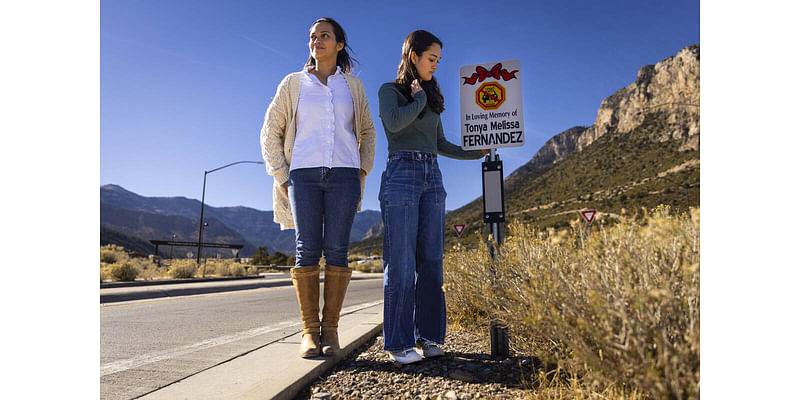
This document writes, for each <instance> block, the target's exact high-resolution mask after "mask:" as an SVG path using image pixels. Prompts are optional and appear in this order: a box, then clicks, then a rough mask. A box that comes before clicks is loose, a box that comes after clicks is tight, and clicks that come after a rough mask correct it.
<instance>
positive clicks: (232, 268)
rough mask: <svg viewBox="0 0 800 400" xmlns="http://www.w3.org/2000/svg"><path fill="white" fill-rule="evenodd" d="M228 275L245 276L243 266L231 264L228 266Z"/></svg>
mask: <svg viewBox="0 0 800 400" xmlns="http://www.w3.org/2000/svg"><path fill="white" fill-rule="evenodd" d="M227 270H228V274H229V276H245V275H246V271H245V268H244V265H242V264H231V265H228V268H227Z"/></svg>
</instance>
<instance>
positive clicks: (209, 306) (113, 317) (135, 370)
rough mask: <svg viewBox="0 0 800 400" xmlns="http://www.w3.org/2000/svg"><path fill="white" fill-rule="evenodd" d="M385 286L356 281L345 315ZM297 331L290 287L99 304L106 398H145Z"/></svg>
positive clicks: (374, 281) (103, 395) (294, 300)
mask: <svg viewBox="0 0 800 400" xmlns="http://www.w3.org/2000/svg"><path fill="white" fill-rule="evenodd" d="M382 285H383V282H382V279H380V278H377V279H369V280H353V281H352V282H351V284H350V287H349V289H348V292H347V297H346V298H345V304H344V310H343V312H348V311H349V310H353V309H357V308H359V307H361V306H363V305H367V304H375V302H379V301H381V300H383V290H382ZM299 330H300V321H299V311H298V307H297V298H296V296H295V293H294V288H293V287H292V286H281V287H271V288H261V289H255V290H245V291H237V292H227V293H212V294H206V295H197V296H188V297H172V298H164V299H151V300H142V301H135V302H126V303H117V304H114V303H111V304H104V305H101V306H100V395H101V398H103V399H130V398H134V397H137V396H141V395H143V394H146V393H149V392H151V391H153V390H156V389H158V388H160V387H163V386H165V385H167V384H170V383H172V382H175V381H178V380H180V379H182V378H185V377H187V376H190V375H193V374H196V373H198V372H200V371H202V370H205V369H208V368H210V367H213V366H215V365H218V364H220V363H222V362H225V361H227V360H230V359H232V358H235V357H238V356H240V355H243V354H246V353H248V352H250V351H252V350H254V349H257V348H259V347H262V346H264V345H266V344H268V343H272V342H274V341H277V340H280V339H283V338H285V337H287V336H291V335H294V334H296V333H297V332H298V331H299ZM276 361H277V362H279V361H280V360H276Z"/></svg>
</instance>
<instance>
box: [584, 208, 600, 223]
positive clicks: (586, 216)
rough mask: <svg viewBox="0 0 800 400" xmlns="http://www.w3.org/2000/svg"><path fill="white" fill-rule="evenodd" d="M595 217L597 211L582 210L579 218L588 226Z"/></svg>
mask: <svg viewBox="0 0 800 400" xmlns="http://www.w3.org/2000/svg"><path fill="white" fill-rule="evenodd" d="M595 215H597V210H584V211H581V216H582V217H583V219H585V220H586V222H587V223H589V225H591V224H592V221H594V216H595Z"/></svg>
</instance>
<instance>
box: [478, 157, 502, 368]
mask: <svg viewBox="0 0 800 400" xmlns="http://www.w3.org/2000/svg"><path fill="white" fill-rule="evenodd" d="M481 169H482V170H483V222H485V223H486V245H487V246H488V247H489V258H490V260H489V262H490V263H491V262H492V261H494V260H497V254H496V253H495V251H494V246H492V242H491V239H492V238H494V240H495V242H496V243H497V246H498V247H499V246H502V245H503V222H505V220H506V218H505V214H506V212H505V201H504V200H505V199H504V196H503V162H502V161H500V157H499V156H498V155H497V153H496V150H495V149H490V152H489V155H488V156H486V161H484V162H483V163H481ZM490 265H491V264H490ZM492 273H493V274H494V270H492ZM489 334H490V338H491V339H490V340H491V347H492V355H493V356H500V357H507V356H508V328H507V327H506V326H505V325H502V324H499V323H497V322H496V321H491V323H490V325H489Z"/></svg>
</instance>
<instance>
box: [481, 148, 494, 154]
mask: <svg viewBox="0 0 800 400" xmlns="http://www.w3.org/2000/svg"><path fill="white" fill-rule="evenodd" d="M481 151H482V152H483V155H487V154H489V153H491V152H492V151H491V150H489V149H483V150H481Z"/></svg>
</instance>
